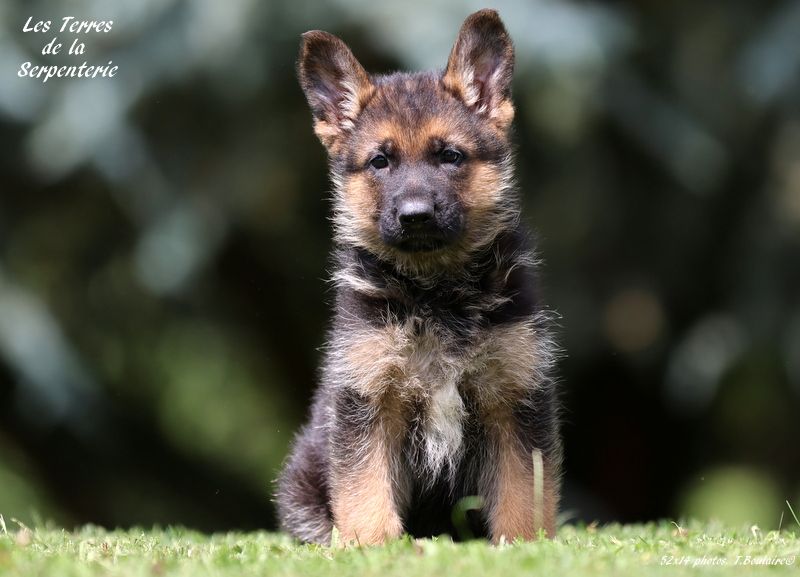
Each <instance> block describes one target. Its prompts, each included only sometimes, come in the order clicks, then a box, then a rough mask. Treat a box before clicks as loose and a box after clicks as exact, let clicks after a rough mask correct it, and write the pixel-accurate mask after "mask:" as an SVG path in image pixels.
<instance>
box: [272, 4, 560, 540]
mask: <svg viewBox="0 0 800 577" xmlns="http://www.w3.org/2000/svg"><path fill="white" fill-rule="evenodd" d="M513 60H514V50H513V46H512V44H511V40H510V38H509V36H508V33H507V32H506V29H505V27H504V26H503V23H502V21H501V20H500V18H499V16H498V14H497V12H495V11H494V10H481V11H480V12H476V13H475V14H472V15H471V16H469V17H468V18H467V20H466V21H465V22H464V24H463V27H462V28H461V31H460V33H459V35H458V38H457V40H456V43H455V46H454V47H453V49H452V52H451V54H450V58H449V60H448V62H447V67H446V68H445V70H444V72H421V73H413V74H408V73H394V74H390V75H386V76H371V75H369V74H367V73H366V72H365V71H364V69H363V68H362V67H361V65H360V64H359V63H358V61H357V60H356V59H355V57H354V56H353V54H352V53H351V52H350V50H349V49H348V47H347V46H346V45H345V44H344V43H343V42H342V41H341V40H340V39H338V38H337V37H335V36H333V35H331V34H328V33H326V32H321V31H316V30H315V31H312V32H306V33H305V34H304V35H303V41H302V47H301V51H300V59H299V66H298V68H299V77H300V84H301V85H302V88H303V91H304V92H305V94H306V97H307V99H308V102H309V104H310V106H311V111H312V113H313V118H314V131H315V132H316V134H317V136H318V137H319V138H320V140H321V141H322V143H323V144H324V145H325V147H326V148H327V151H328V155H329V159H330V169H331V175H332V180H333V185H334V191H333V222H334V239H335V248H334V251H333V261H334V264H335V266H334V272H333V282H334V284H335V287H336V301H335V312H334V318H333V325H332V328H331V331H330V335H329V342H328V345H327V347H326V350H325V360H324V365H323V368H322V382H321V384H320V386H319V388H318V390H317V392H316V394H315V397H314V400H313V406H312V409H311V418H310V423H309V424H308V425H306V426H305V427H304V428H303V429H302V430H301V431H300V433H299V435H298V436H297V438H296V440H295V442H294V446H293V448H292V452H291V455H290V456H289V457H288V460H287V462H286V464H285V466H284V470H283V472H282V475H281V477H280V479H279V482H278V493H277V504H278V513H279V517H280V522H281V525H282V527H283V529H285V530H286V531H288V532H289V533H291V534H292V535H294V536H296V537H297V538H299V539H301V540H303V541H309V542H315V543H323V544H326V543H330V540H331V535H332V530H333V528H334V527H336V528H337V529H338V532H339V536H340V540H341V542H342V543H349V542H357V543H359V544H362V545H364V544H375V543H381V542H383V541H384V540H386V539H391V538H396V537H398V536H400V535H401V534H403V533H404V532H408V533H411V534H412V535H415V536H430V535H436V534H440V533H450V534H451V535H454V529H455V527H453V521H452V519H453V511H454V507H455V506H456V505H457V504H458V502H459V500H460V499H462V498H464V497H465V496H471V495H476V496H479V497H480V498H482V499H481V500H482V503H483V505H482V507H481V508H480V509H479V510H477V511H473V512H472V513H471V514H470V516H468V517H467V518H466V523H468V524H469V525H470V526H471V529H472V532H473V534H476V533H477V534H479V535H483V536H489V537H491V539H492V540H494V541H495V542H497V541H500V540H501V538H504V539H506V540H513V539H515V538H518V537H519V538H523V539H534V538H536V537H537V536H538V535H540V530H542V531H543V532H544V534H546V535H548V536H552V535H553V534H554V532H555V529H556V512H557V509H558V499H559V485H560V481H559V478H560V474H559V472H560V464H561V443H560V437H559V432H558V424H559V423H558V421H559V419H558V406H557V399H556V393H555V388H554V381H553V379H552V377H551V368H552V365H553V363H554V349H555V347H554V345H553V342H552V341H551V339H550V336H549V333H548V327H547V325H548V322H547V315H546V313H545V310H544V309H543V308H542V307H541V305H540V303H539V301H538V299H537V295H536V292H537V291H536V284H537V283H536V272H535V261H534V258H533V256H532V252H531V249H530V246H529V240H528V235H527V234H526V232H525V230H524V229H523V227H522V226H521V225H520V218H519V216H520V215H519V201H518V198H517V194H516V192H515V188H514V184H513V167H512V146H511V142H510V139H509V136H510V134H509V133H510V130H511V122H512V119H513V116H514V107H513V105H512V102H511V77H512V69H513ZM455 536H458V535H455Z"/></svg>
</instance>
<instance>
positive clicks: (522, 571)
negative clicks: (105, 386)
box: [0, 521, 800, 577]
mask: <svg viewBox="0 0 800 577" xmlns="http://www.w3.org/2000/svg"><path fill="white" fill-rule="evenodd" d="M6 525H7V530H5V531H0V575H2V576H3V577H5V576H6V575H19V576H25V577H36V576H53V577H69V576H87V577H89V576H95V575H119V576H128V575H130V576H139V575H141V576H156V577H161V576H171V575H181V576H192V577H195V576H206V575H207V576H228V575H230V576H234V575H236V576H240V575H258V576H273V575H285V576H303V577H306V576H316V575H320V576H326V575H330V576H336V577H342V576H351V575H353V576H360V575H370V576H376V577H393V576H398V577H400V576H402V577H407V576H422V575H431V576H435V577H447V576H450V575H453V576H459V577H460V576H473V575H474V576H479V575H480V576H493V575H497V576H498V577H499V576H503V577H505V576H509V575H545V576H550V575H555V576H569V577H572V576H580V575H601V574H605V575H615V576H617V575H635V576H643V575H644V576H646V575H684V574H689V575H691V574H698V573H707V574H715V575H731V576H733V575H761V574H764V575H800V568H799V567H800V560H798V559H797V557H798V556H800V538H798V535H800V527H798V526H796V525H795V526H787V527H784V528H783V530H782V531H771V532H762V531H761V530H760V529H758V527H741V528H734V527H725V526H722V525H720V524H714V523H711V524H701V523H697V522H688V523H686V524H684V525H678V524H675V523H671V522H663V523H658V524H656V523H653V524H645V525H608V526H604V527H595V526H588V527H575V526H565V527H562V528H561V529H560V531H559V533H558V536H557V538H556V539H554V540H552V541H542V542H537V543H511V544H503V545H499V546H492V545H489V544H488V543H487V542H485V541H470V542H467V543H453V542H451V541H450V540H449V539H446V538H438V539H424V540H414V539H411V538H404V539H401V540H398V541H395V542H392V543H389V544H388V545H385V546H383V547H375V548H348V549H331V548H327V547H318V546H308V545H299V544H297V543H296V542H294V541H293V540H292V539H290V538H289V537H288V536H286V535H282V534H277V533H266V532H257V533H225V534H214V535H205V534H202V533H197V532H194V531H189V530H185V529H179V528H168V529H130V530H117V531H107V530H104V529H100V528H97V527H84V528H82V529H79V530H77V531H74V532H70V531H65V530H61V529H54V528H34V529H26V528H22V527H19V526H18V525H15V526H14V527H13V528H12V527H11V526H8V525H10V523H9V522H8V521H7V522H6Z"/></svg>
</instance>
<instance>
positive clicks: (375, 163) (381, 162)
mask: <svg viewBox="0 0 800 577" xmlns="http://www.w3.org/2000/svg"><path fill="white" fill-rule="evenodd" d="M369 164H370V166H371V167H372V168H386V167H387V166H389V160H388V159H387V158H386V157H385V156H384V155H382V154H378V155H377V156H373V157H372V160H370V161H369Z"/></svg>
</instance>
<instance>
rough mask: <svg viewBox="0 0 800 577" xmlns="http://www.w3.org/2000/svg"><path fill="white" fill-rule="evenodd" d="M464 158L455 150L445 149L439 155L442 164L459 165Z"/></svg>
mask: <svg viewBox="0 0 800 577" xmlns="http://www.w3.org/2000/svg"><path fill="white" fill-rule="evenodd" d="M463 157H464V155H462V154H461V153H460V152H458V151H457V150H453V149H452V148H445V149H444V150H443V151H442V152H440V153H439V161H440V162H441V163H442V164H458V163H460V162H461V159H462V158H463Z"/></svg>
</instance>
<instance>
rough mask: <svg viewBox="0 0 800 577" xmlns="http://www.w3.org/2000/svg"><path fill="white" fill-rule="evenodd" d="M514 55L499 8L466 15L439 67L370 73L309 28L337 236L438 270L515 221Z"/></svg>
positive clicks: (311, 78)
mask: <svg viewBox="0 0 800 577" xmlns="http://www.w3.org/2000/svg"><path fill="white" fill-rule="evenodd" d="M513 61H514V51H513V47H512V44H511V40H510V38H509V36H508V33H507V32H506V29H505V27H504V26H503V23H502V22H501V20H500V18H499V16H498V15H497V12H495V11H494V10H482V11H480V12H476V13H475V14H473V15H471V16H470V17H469V18H467V20H466V21H465V22H464V24H463V26H462V28H461V31H460V32H459V35H458V38H457V40H456V43H455V45H454V46H453V49H452V52H451V53H450V58H449V60H448V62H447V67H446V68H445V70H444V72H438V73H432V72H430V73H415V74H404V73H395V74H392V75H388V76H370V75H368V74H367V73H366V72H365V70H364V69H363V68H362V66H361V65H360V64H359V63H358V61H357V60H356V59H355V57H354V56H353V54H352V52H351V51H350V50H349V49H348V47H347V46H346V45H345V44H344V42H342V41H341V40H339V39H338V38H337V37H335V36H333V35H331V34H328V33H327V32H321V31H312V32H307V33H306V34H304V35H303V44H302V48H301V52H300V61H299V76H300V83H301V85H302V87H303V90H304V92H305V94H306V97H307V98H308V102H309V105H310V106H311V111H312V114H313V117H314V130H315V132H316V133H317V136H318V137H319V138H320V140H321V141H322V143H323V144H324V145H325V147H326V148H327V149H328V153H329V156H330V160H331V172H332V175H333V181H334V223H335V234H336V237H337V241H338V242H340V243H343V244H349V245H353V246H357V247H361V248H365V249H367V250H369V251H371V252H373V253H374V254H376V255H377V256H379V257H380V258H382V259H385V260H387V261H390V262H392V263H393V264H395V265H397V266H399V267H400V268H402V269H404V270H406V271H408V272H415V271H430V272H432V271H434V270H436V269H437V268H442V267H448V266H454V265H455V266H457V265H460V264H462V263H463V262H464V261H465V260H466V259H468V258H469V255H470V254H472V253H474V252H475V251H476V250H479V249H481V248H483V247H485V246H486V245H487V244H488V243H490V242H491V240H492V239H493V238H494V237H495V236H496V235H497V234H499V233H500V232H501V231H503V230H505V229H506V228H508V227H509V226H511V225H512V224H513V221H514V220H515V218H516V215H517V212H516V202H515V200H514V198H513V193H512V186H511V178H512V174H511V173H512V170H511V162H510V157H511V151H510V143H509V130H510V126H511V121H512V119H513V116H514V108H513V105H512V103H511V76H512V69H513Z"/></svg>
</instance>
